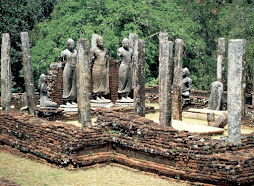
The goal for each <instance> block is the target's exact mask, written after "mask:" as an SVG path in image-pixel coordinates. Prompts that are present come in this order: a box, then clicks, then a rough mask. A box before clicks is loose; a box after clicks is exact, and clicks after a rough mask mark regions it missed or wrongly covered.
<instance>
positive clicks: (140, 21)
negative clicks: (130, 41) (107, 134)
mask: <svg viewBox="0 0 254 186" xmlns="http://www.w3.org/2000/svg"><path fill="white" fill-rule="evenodd" d="M0 14H1V16H0V30H1V33H5V32H9V33H10V34H11V45H12V46H11V47H12V48H11V57H12V59H11V61H12V73H13V91H15V92H19V91H23V90H24V86H23V84H24V80H23V71H22V56H21V48H20V47H21V43H20V32H22V31H28V32H29V34H30V42H31V60H32V65H33V71H34V76H35V80H36V81H37V80H38V77H39V75H40V74H41V73H47V70H48V68H49V65H50V63H51V62H54V61H59V56H60V53H61V51H62V50H63V49H65V48H66V41H67V39H68V38H72V39H74V40H75V41H76V40H77V39H78V38H89V39H90V38H91V36H92V34H93V33H97V34H100V35H102V36H103V37H104V43H105V47H106V48H108V49H109V52H110V56H112V57H115V58H117V56H116V50H117V48H119V46H120V41H121V40H122V39H123V38H124V37H128V35H129V33H131V32H134V33H137V34H138V36H139V38H140V39H144V40H145V43H146V84H147V85H149V84H156V83H158V33H159V32H160V31H167V32H168V33H169V39H171V40H175V39H176V38H181V39H183V40H184V41H185V43H186V48H185V54H184V55H185V56H184V66H187V67H188V68H189V69H190V72H191V78H192V79H193V86H194V88H196V89H203V90H209V89H210V84H211V82H212V81H215V80H216V55H217V46H216V45H217V40H218V38H220V37H224V38H226V39H227V41H228V40H229V39H246V40H247V48H246V64H247V68H246V76H247V88H248V89H249V90H250V89H251V84H252V82H253V68H254V67H253V66H254V64H253V63H254V39H253V38H254V2H253V0H118V1H114V0H97V1H94V0H85V1H84V0H1V4H0Z"/></svg>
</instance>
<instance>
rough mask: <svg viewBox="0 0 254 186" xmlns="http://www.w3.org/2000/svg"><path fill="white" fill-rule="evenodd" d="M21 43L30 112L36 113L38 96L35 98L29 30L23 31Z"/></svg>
mask: <svg viewBox="0 0 254 186" xmlns="http://www.w3.org/2000/svg"><path fill="white" fill-rule="evenodd" d="M21 45H22V53H23V69H24V79H25V88H26V95H27V101H28V109H29V112H30V114H32V115H34V110H35V109H36V98H35V88H34V77H33V72H32V65H31V56H30V43H29V36H28V33H27V32H21Z"/></svg>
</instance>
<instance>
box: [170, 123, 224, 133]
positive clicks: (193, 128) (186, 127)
mask: <svg viewBox="0 0 254 186" xmlns="http://www.w3.org/2000/svg"><path fill="white" fill-rule="evenodd" d="M172 127H173V128H174V129H176V130H179V131H188V132H196V133H199V134H203V135H204V134H206V135H213V134H223V133H224V129H221V128H217V127H210V126H205V125H199V124H194V123H188V122H184V121H179V120H173V124H172Z"/></svg>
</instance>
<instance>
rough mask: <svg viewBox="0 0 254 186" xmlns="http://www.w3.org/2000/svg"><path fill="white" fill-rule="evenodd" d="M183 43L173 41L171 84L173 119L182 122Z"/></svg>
mask: <svg viewBox="0 0 254 186" xmlns="http://www.w3.org/2000/svg"><path fill="white" fill-rule="evenodd" d="M183 50H184V42H183V40H182V39H176V40H175V57H174V82H173V99H172V100H173V103H172V105H173V119H175V120H182V68H183Z"/></svg>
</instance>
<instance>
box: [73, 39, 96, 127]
mask: <svg viewBox="0 0 254 186" xmlns="http://www.w3.org/2000/svg"><path fill="white" fill-rule="evenodd" d="M77 49H78V59H77V68H76V69H77V90H78V92H77V93H78V101H77V102H78V112H79V121H80V123H81V124H82V126H83V127H90V126H92V121H91V105H90V95H91V71H90V57H89V40H88V39H83V38H82V39H78V42H77Z"/></svg>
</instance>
